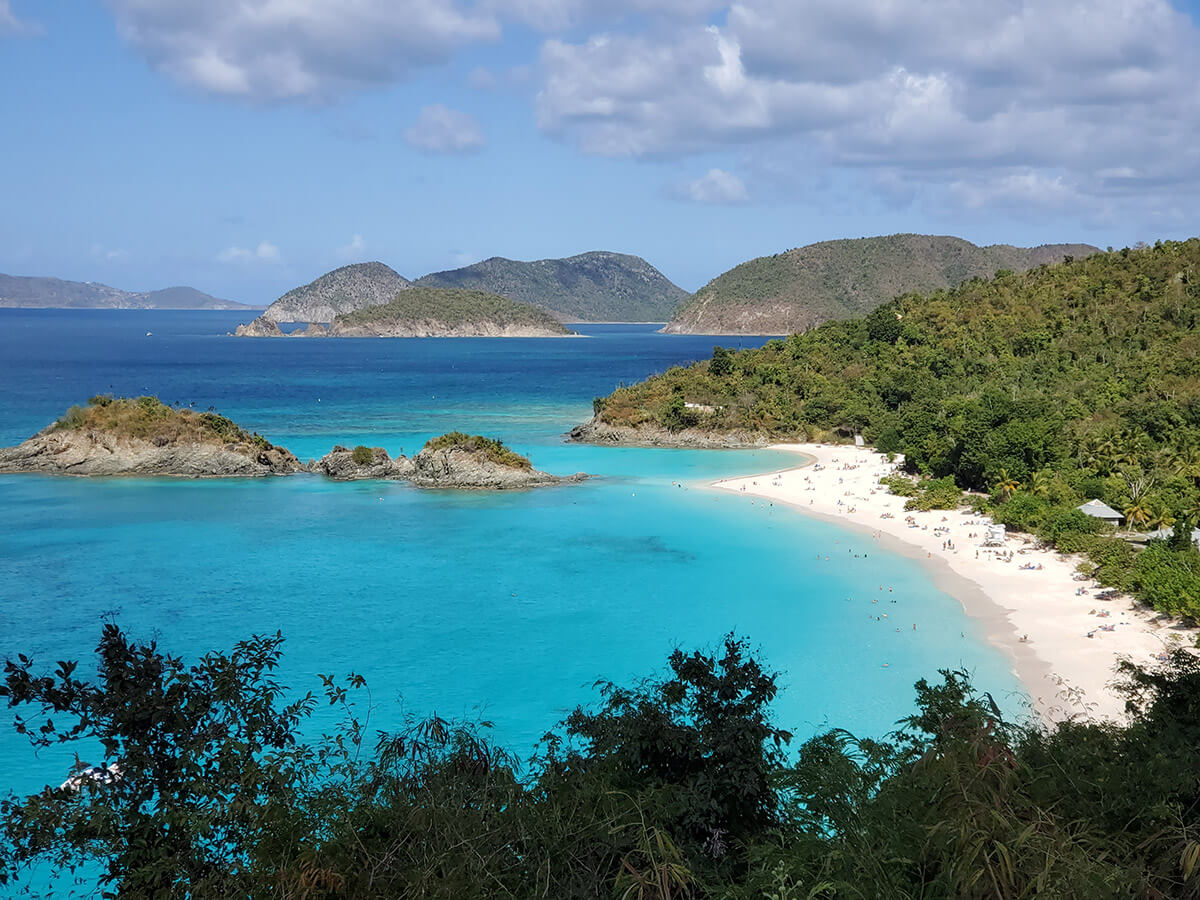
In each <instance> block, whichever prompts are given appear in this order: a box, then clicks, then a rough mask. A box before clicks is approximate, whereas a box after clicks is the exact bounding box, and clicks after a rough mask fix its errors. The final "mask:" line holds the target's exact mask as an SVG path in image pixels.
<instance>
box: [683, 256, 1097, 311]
mask: <svg viewBox="0 0 1200 900" xmlns="http://www.w3.org/2000/svg"><path fill="white" fill-rule="evenodd" d="M1098 252H1099V249H1098V248H1096V247H1093V246H1091V245H1089V244H1044V245H1042V246H1040V247H1033V248H1023V247H1010V246H1008V245H1007V244H996V245H992V246H989V247H977V246H976V245H975V244H972V243H970V242H969V241H964V240H963V239H962V238H956V237H941V236H934V235H924V234H893V235H888V236H885V237H869V238H857V239H853V240H837V241H823V242H821V243H819V244H810V245H808V246H807V247H799V248H797V249H795V250H788V251H787V252H785V253H776V254H774V255H773V256H760V257H759V258H757V259H752V260H750V261H749V262H744V263H742V264H741V265H739V266H735V267H734V268H732V269H730V270H729V271H728V272H726V273H724V274H723V275H719V276H717V277H716V278H714V279H713V280H712V281H710V282H709V283H708V284H706V285H705V286H704V287H702V288H701V289H700V290H698V291H697V292H696V293H695V294H693V295H692V296H691V298H689V299H688V300H686V301H684V302H683V303H682V304H681V305H680V307H679V309H678V310H677V312H676V313H675V315H674V317H673V318H672V319H671V321H670V322H668V323H667V325H666V327H665V328H663V331H664V332H667V333H669V334H792V333H794V332H797V331H805V330H807V329H809V328H812V327H813V326H815V325H819V324H820V323H822V322H826V321H829V320H831V319H844V318H847V317H848V316H857V315H862V314H864V313H868V312H870V311H871V310H872V309H874V308H875V307H877V306H879V305H881V304H883V303H886V302H887V301H889V300H892V299H894V298H895V297H898V296H900V295H901V294H906V293H910V292H918V293H928V292H930V291H935V290H939V289H942V288H949V287H954V286H955V285H958V284H962V283H963V282H964V281H968V280H970V279H972V278H990V277H991V276H992V275H994V274H996V273H997V272H1000V271H1004V270H1008V271H1013V272H1024V271H1026V270H1028V269H1032V268H1034V267H1035V266H1039V265H1044V264H1047V263H1058V262H1062V261H1063V259H1064V258H1075V259H1082V258H1084V257H1087V256H1091V255H1092V254H1093V253H1098Z"/></svg>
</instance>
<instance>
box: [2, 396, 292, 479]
mask: <svg viewBox="0 0 1200 900" xmlns="http://www.w3.org/2000/svg"><path fill="white" fill-rule="evenodd" d="M303 470H304V465H303V463H301V462H300V460H298V459H296V457H295V456H293V455H292V454H291V453H289V452H288V451H287V450H285V449H284V448H282V447H276V446H275V445H274V444H272V443H271V442H270V441H268V440H267V439H266V438H264V437H262V436H260V435H257V434H252V433H250V432H247V431H245V430H244V429H243V428H241V427H240V426H238V425H237V424H235V423H234V422H232V421H230V420H229V419H227V418H225V417H224V416H221V415H218V414H217V413H215V412H196V411H195V410H192V409H177V408H174V407H171V406H167V405H166V404H165V403H162V402H161V401H159V400H158V399H157V398H155V397H137V398H128V397H111V396H109V395H107V394H101V395H98V396H96V397H92V398H91V399H90V400H89V401H88V402H87V405H86V406H72V407H71V408H70V409H69V410H67V412H66V413H65V414H64V415H63V416H62V418H60V419H58V420H57V421H56V422H53V423H52V424H50V425H49V426H48V427H46V428H44V429H42V430H41V431H39V432H38V433H37V434H35V435H34V436H33V437H31V438H30V439H29V440H27V441H25V442H24V443H22V444H19V445H18V446H16V447H5V448H0V474H7V473H13V472H34V473H40V474H44V475H178V476H183V477H187V478H230V477H255V476H262V475H291V474H292V473H294V472H300V471H303Z"/></svg>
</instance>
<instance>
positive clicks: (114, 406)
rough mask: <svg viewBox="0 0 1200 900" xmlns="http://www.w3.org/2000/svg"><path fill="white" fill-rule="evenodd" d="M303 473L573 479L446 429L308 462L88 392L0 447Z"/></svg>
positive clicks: (40, 455) (106, 467) (228, 428)
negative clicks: (418, 443)
mask: <svg viewBox="0 0 1200 900" xmlns="http://www.w3.org/2000/svg"><path fill="white" fill-rule="evenodd" d="M301 472H307V473H312V474H314V475H324V476H325V477H327V478H332V479H334V480H336V481H361V480H367V479H374V480H402V481H408V482H410V483H411V484H413V485H415V486H417V487H421V488H463V489H479V490H513V489H521V488H531V487H546V486H549V485H554V484H564V483H576V482H579V481H582V480H584V479H585V478H587V476H586V475H585V474H583V473H577V474H575V475H568V476H557V475H551V474H549V473H548V472H542V471H540V470H538V469H535V468H534V467H533V464H532V463H531V462H530V461H529V459H528V457H525V456H522V455H521V454H519V453H516V452H515V451H513V450H511V449H509V448H508V447H506V446H505V445H504V444H503V443H502V442H501V441H499V440H495V439H493V438H485V437H482V436H480V435H468V434H463V433H462V432H458V431H454V432H450V433H449V434H444V435H442V436H440V437H437V438H434V439H433V440H431V441H429V442H428V443H427V444H426V445H425V447H424V448H423V449H422V450H421V452H420V453H418V454H417V455H416V456H415V457H414V458H412V459H408V458H407V457H405V456H403V455H400V456H396V457H395V458H393V457H391V456H389V455H388V452H387V451H386V450H384V449H383V448H382V447H363V446H359V447H355V448H353V449H349V448H347V447H342V446H337V447H334V448H333V450H332V451H331V452H330V453H328V454H326V455H325V456H323V457H321V458H320V459H318V460H314V461H312V462H310V463H308V464H305V463H302V462H300V460H298V459H297V458H296V457H295V456H294V455H293V454H292V453H290V452H289V451H288V450H286V449H284V448H283V447H278V446H275V445H274V444H272V443H271V442H270V441H268V440H267V439H266V438H264V437H262V436H261V435H258V434H254V433H251V432H248V431H246V430H245V429H244V428H242V427H241V426H239V425H237V424H236V423H235V422H233V421H231V420H230V419H227V418H225V417H224V416H221V415H218V414H217V413H215V412H211V411H210V412H196V411H194V410H192V409H185V408H176V407H172V406H168V405H167V404H165V403H163V402H161V401H160V400H158V399H157V398H155V397H137V398H129V397H111V396H108V395H106V394H105V395H98V396H95V397H92V398H91V399H90V400H89V401H88V403H87V405H86V406H73V407H71V408H70V409H69V410H67V412H66V413H65V414H64V415H63V416H62V417H61V418H60V419H58V420H57V421H55V422H53V423H52V424H51V425H49V426H48V427H46V428H44V429H43V430H42V431H40V432H38V433H37V434H35V435H34V436H33V437H31V438H29V439H28V440H27V441H25V442H24V443H22V444H19V445H18V446H16V447H5V448H0V474H3V475H7V474H19V473H27V474H39V475H75V476H114V475H126V476H160V475H168V476H178V477H183V478H231V477H261V476H266V475H294V474H297V473H301Z"/></svg>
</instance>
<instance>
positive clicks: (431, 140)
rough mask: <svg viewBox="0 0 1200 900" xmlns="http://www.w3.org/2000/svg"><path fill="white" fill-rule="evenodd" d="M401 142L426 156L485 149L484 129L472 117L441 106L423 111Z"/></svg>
mask: <svg viewBox="0 0 1200 900" xmlns="http://www.w3.org/2000/svg"><path fill="white" fill-rule="evenodd" d="M404 139H405V140H406V141H407V142H408V144H409V146H411V147H415V148H416V149H418V150H423V151H424V152H426V153H467V152H470V151H472V150H478V149H480V148H481V147H483V145H484V140H483V129H482V128H480V127H479V123H478V122H477V121H475V119H474V118H473V117H472V116H470V115H468V114H467V113H464V112H459V111H458V110H455V109H449V108H448V107H446V106H443V105H442V104H440V103H435V104H433V105H431V106H426V107H424V108H423V109H422V110H421V112H420V113H419V114H418V115H417V122H416V124H415V125H413V126H412V128H409V129H408V130H406V131H405V132H404Z"/></svg>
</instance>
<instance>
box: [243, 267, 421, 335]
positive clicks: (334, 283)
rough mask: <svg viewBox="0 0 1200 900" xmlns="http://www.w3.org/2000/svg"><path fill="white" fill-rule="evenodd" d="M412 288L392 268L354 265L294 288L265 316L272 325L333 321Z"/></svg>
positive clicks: (385, 300) (376, 304) (268, 309)
mask: <svg viewBox="0 0 1200 900" xmlns="http://www.w3.org/2000/svg"><path fill="white" fill-rule="evenodd" d="M411 286H412V282H410V281H409V280H408V279H407V278H405V277H404V276H403V275H400V274H399V273H398V272H396V271H395V270H394V269H392V268H391V266H386V265H384V264H383V263H381V262H364V263H355V264H354V265H350V266H342V267H341V268H340V269H334V270H333V271H332V272H326V273H325V274H324V275H322V276H321V277H320V278H317V279H314V280H313V281H311V282H309V283H308V284H305V285H301V286H300V287H297V288H292V289H291V290H290V291H288V292H287V293H286V294H284V295H283V296H282V297H280V298H279V299H278V300H276V301H275V302H274V303H272V304H271V305H270V306H268V307H267V309H266V312H264V313H263V316H262V317H263V318H264V319H266V320H268V321H271V322H332V321H333V320H334V318H335V317H337V316H338V315H340V314H341V313H350V312H354V311H355V310H359V309H366V308H368V307H371V306H379V305H380V304H381V303H387V302H388V301H390V300H391V299H392V298H394V297H395V296H396V294H397V293H399V292H400V291H403V290H407V289H408V288H410V287H411Z"/></svg>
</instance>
